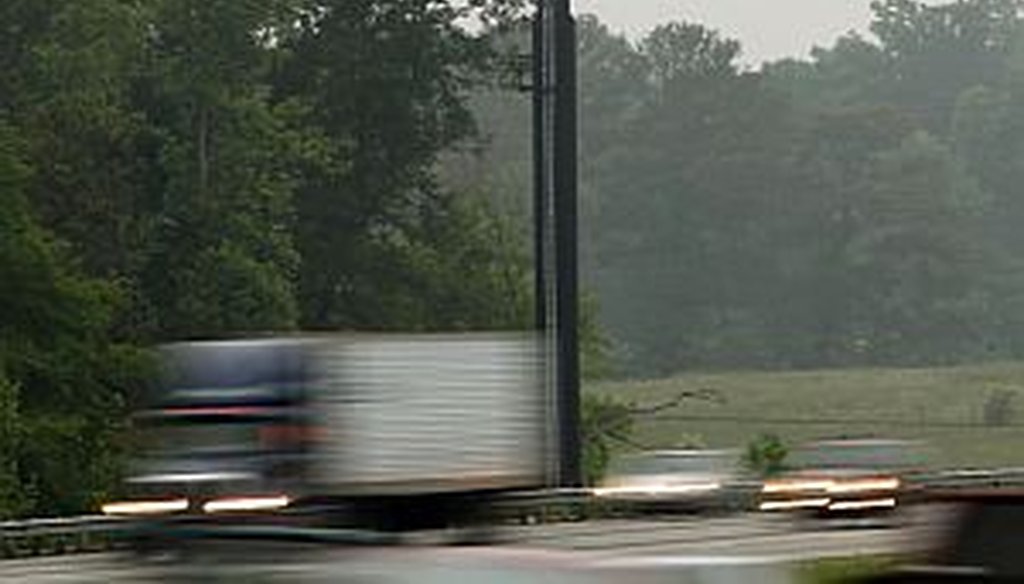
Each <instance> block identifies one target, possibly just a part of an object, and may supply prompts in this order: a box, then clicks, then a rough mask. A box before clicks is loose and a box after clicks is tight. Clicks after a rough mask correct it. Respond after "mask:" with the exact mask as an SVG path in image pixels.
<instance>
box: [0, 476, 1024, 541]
mask: <svg viewBox="0 0 1024 584" xmlns="http://www.w3.org/2000/svg"><path fill="white" fill-rule="evenodd" d="M913 482H914V484H916V485H918V486H920V487H923V488H924V489H925V490H926V491H927V490H933V489H934V490H943V491H948V490H956V489H978V488H1014V487H1020V488H1024V468H1003V469H992V470H969V469H960V470H945V471H936V472H932V473H927V474H924V475H920V476H918V477H915V479H914V481H913ZM495 508H496V510H497V511H498V514H499V518H504V519H506V520H508V519H515V520H520V521H523V522H529V523H548V522H552V521H565V520H585V519H589V518H593V517H598V516H601V515H602V513H603V511H604V507H603V502H602V501H599V500H597V499H595V498H594V497H592V496H591V493H590V491H588V490H586V489H556V490H543V491H531V492H524V493H517V494H513V495H510V496H508V497H506V498H505V499H503V500H501V501H500V502H498V503H497V504H496V506H495ZM732 510H738V509H735V508H732ZM139 526H140V523H139V522H138V521H135V520H132V519H128V518H119V517H110V516H104V515H87V516H82V517H66V518H52V519H27V520H23V521H6V522H0V559H5V558H18V557H27V556H36V555H56V554H68V553H87V552H99V551H109V550H112V549H117V548H119V547H123V546H124V545H125V544H126V543H127V542H128V541H129V539H130V536H131V535H132V534H133V533H135V532H136V530H137V529H138V528H139ZM276 529H278V531H281V528H276ZM242 531H245V530H244V529H243V530H242ZM264 531H266V530H263V531H260V533H263V532H264ZM314 531H315V533H314ZM307 532H308V533H307ZM240 533H241V532H240ZM254 533H255V532H254ZM267 533H270V532H269V531H268V532H267ZM274 533H276V532H274ZM282 533H284V532H282ZM288 533H289V534H291V533H294V534H295V535H298V536H302V537H300V538H299V539H302V538H313V539H316V540H318V541H324V542H332V541H338V542H344V541H348V538H349V535H350V534H349V532H346V531H342V530H292V531H288ZM243 535H244V534H243ZM314 536H315V537H314Z"/></svg>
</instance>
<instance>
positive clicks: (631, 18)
mask: <svg viewBox="0 0 1024 584" xmlns="http://www.w3.org/2000/svg"><path fill="white" fill-rule="evenodd" d="M928 3H929V4H935V3H936V2H928ZM870 6H871V0H575V8H576V11H577V13H579V14H586V13H593V14H596V15H597V16H599V17H600V18H601V20H602V21H603V22H605V23H606V24H608V25H609V26H610V27H611V28H612V29H614V30H617V31H620V32H623V33H626V34H627V35H628V36H629V37H630V38H632V39H636V38H638V37H640V36H642V35H643V34H644V33H645V32H647V31H649V30H650V29H651V28H653V27H654V26H656V25H657V24H660V23H665V22H669V21H673V20H686V21H692V22H700V23H701V24H704V25H706V26H708V27H711V28H713V29H716V30H719V31H721V32H722V33H723V34H725V35H726V36H729V37H733V38H736V39H739V40H741V41H742V42H743V49H744V50H743V56H742V61H743V62H744V63H745V64H747V65H759V64H760V63H761V62H762V61H765V60H774V59H778V58H780V57H803V56H807V54H808V53H809V52H810V50H811V48H813V47H814V46H816V45H817V46H829V45H831V44H832V43H833V42H835V39H836V38H837V37H839V36H840V35H842V34H844V33H846V32H849V31H851V30H856V31H858V32H862V33H867V32H868V23H869V21H870V17H871V14H870Z"/></svg>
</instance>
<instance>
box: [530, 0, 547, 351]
mask: <svg viewBox="0 0 1024 584" xmlns="http://www.w3.org/2000/svg"><path fill="white" fill-rule="evenodd" d="M544 3H545V0H539V1H538V2H537V13H536V16H535V17H534V20H533V55H532V57H533V266H534V271H533V273H534V280H533V282H534V294H533V299H534V300H533V301H534V325H535V326H536V328H537V330H538V331H542V332H545V331H547V329H548V275H547V274H548V260H547V247H548V246H547V243H546V241H547V234H548V227H547V225H548V220H547V215H548V204H547V200H548V197H547V191H548V188H547V184H548V149H547V137H548V134H549V133H548V131H547V129H546V124H545V119H546V115H545V113H546V107H547V105H546V102H547V98H546V88H547V87H548V85H549V84H548V80H547V65H546V61H547V59H546V57H547V55H546V48H547V43H546V42H544V41H545V39H544V35H545V18H546V17H547V10H546V7H545V6H544Z"/></svg>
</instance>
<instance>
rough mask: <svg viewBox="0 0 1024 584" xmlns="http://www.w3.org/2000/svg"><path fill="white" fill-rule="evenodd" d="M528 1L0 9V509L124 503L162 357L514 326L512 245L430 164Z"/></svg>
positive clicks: (525, 292)
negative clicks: (140, 410)
mask: <svg viewBox="0 0 1024 584" xmlns="http://www.w3.org/2000/svg"><path fill="white" fill-rule="evenodd" d="M520 4H521V3H520V2H518V1H516V0H492V1H488V2H471V3H465V2H456V1H451V2H447V1H436V2H434V1H432V2H423V1H420V0H201V1H200V0H135V1H130V2H126V1H124V0H5V1H4V2H2V3H0V26H2V28H3V31H4V32H3V34H2V35H0V208H2V211H0V306H2V307H3V308H2V309H0V517H2V516H9V515H18V514H52V513H66V512H82V511H89V510H94V509H95V506H94V505H95V503H96V499H97V498H101V497H103V496H105V494H106V493H107V491H108V490H109V489H111V488H116V481H115V480H114V478H115V477H116V476H117V474H118V472H119V469H118V464H119V461H120V460H123V458H124V457H123V456H122V454H123V451H124V449H125V447H126V443H127V442H128V441H126V440H124V439H123V437H124V429H125V420H126V413H127V412H128V411H129V409H130V407H131V406H132V405H133V403H134V402H135V401H136V400H137V399H138V397H139V395H140V393H141V391H142V390H143V389H144V386H145V384H146V383H147V379H148V378H149V377H150V376H149V373H150V372H151V371H152V369H151V366H152V364H151V363H150V362H149V361H148V359H147V355H146V352H145V351H144V350H143V349H142V348H143V347H147V346H151V345H152V344H153V343H156V342H160V341H163V340H169V339H175V340H176V339H183V338H210V337H220V336H224V335H241V334H247V333H254V332H256V333H264V332H274V331H287V330H292V329H297V328H300V327H301V328H304V329H335V330H336V329H375V330H387V329H401V330H438V329H444V330H467V329H479V328H486V329H508V328H522V327H524V326H527V325H528V324H529V319H530V317H529V315H530V314H531V308H530V304H531V302H532V300H531V298H530V295H529V292H530V290H531V286H530V285H529V275H530V268H529V255H528V254H529V252H528V250H529V249H530V248H529V245H528V243H527V240H525V239H524V238H523V234H522V233H520V232H519V231H517V230H516V229H514V228H513V226H511V225H510V224H509V222H508V221H507V220H506V219H504V218H502V217H500V216H498V215H497V214H496V213H494V212H493V211H492V210H491V208H490V203H489V200H490V199H489V197H487V196H486V193H481V192H478V191H474V192H462V191H460V192H455V191H453V190H452V189H450V188H446V187H445V186H444V185H442V184H441V182H440V181H439V180H437V178H436V172H435V167H436V165H437V158H438V156H439V155H440V154H441V153H442V152H443V151H445V150H446V149H450V148H452V147H453V145H455V144H457V143H459V142H460V141H465V140H466V139H467V138H469V137H470V136H472V135H473V133H474V131H475V126H474V123H473V118H472V116H471V114H470V111H469V110H468V109H467V107H466V99H467V95H468V92H469V90H470V89H471V88H473V87H475V86H478V85H480V84H483V83H485V82H487V80H488V79H489V78H490V77H491V76H492V75H493V74H494V71H495V64H494V51H493V50H492V47H491V45H490V42H489V40H488V39H487V38H486V37H485V36H484V35H482V34H480V33H479V32H474V31H481V30H487V29H489V28H493V27H494V26H497V25H500V24H501V23H502V22H507V21H508V20H509V19H510V18H512V17H513V16H515V15H516V14H517V10H519V8H520ZM474 21H475V22H477V23H479V24H478V25H476V26H464V24H465V23H472V22H474ZM481 25H482V26H483V27H484V28H481Z"/></svg>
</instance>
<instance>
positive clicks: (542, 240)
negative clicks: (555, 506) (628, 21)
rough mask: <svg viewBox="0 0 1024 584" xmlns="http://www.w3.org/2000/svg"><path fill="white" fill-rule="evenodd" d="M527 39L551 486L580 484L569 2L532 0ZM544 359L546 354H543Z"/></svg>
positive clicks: (573, 65)
mask: <svg viewBox="0 0 1024 584" xmlns="http://www.w3.org/2000/svg"><path fill="white" fill-rule="evenodd" d="M536 1H537V15H536V22H535V24H534V31H533V32H534V41H533V50H534V58H533V66H534V78H533V90H534V99H533V105H534V117H533V121H534V132H535V136H534V181H535V183H534V187H535V189H536V193H535V197H534V221H535V223H534V227H535V233H534V237H535V243H534V253H535V260H536V272H535V273H536V307H537V313H536V320H537V327H538V329H540V330H542V331H544V334H545V336H546V339H547V341H548V343H549V345H548V346H549V348H550V350H551V351H552V352H553V357H554V358H553V359H552V361H553V368H552V371H551V373H553V375H550V376H549V377H548V379H549V382H550V383H552V385H553V387H554V392H553V395H552V400H551V402H552V403H551V405H552V410H553V414H554V415H553V420H552V421H553V425H554V427H555V428H554V431H555V436H552V438H553V440H552V442H553V443H554V444H556V445H557V462H558V464H557V468H556V469H553V470H554V471H555V472H554V474H555V475H556V476H555V477H554V478H555V482H556V483H557V484H558V486H561V487H567V488H571V487H579V486H581V485H582V483H583V478H582V472H581V470H582V466H581V447H580V429H579V427H580V382H579V375H580V371H579V369H580V367H579V339H578V333H577V322H578V312H579V308H578V277H579V274H578V272H579V270H578V266H577V252H578V250H577V247H578V244H577V161H576V157H577V117H576V107H577V99H576V91H577V83H576V25H575V22H574V20H573V17H572V11H571V9H570V5H569V0H536ZM549 354H551V353H549Z"/></svg>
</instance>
